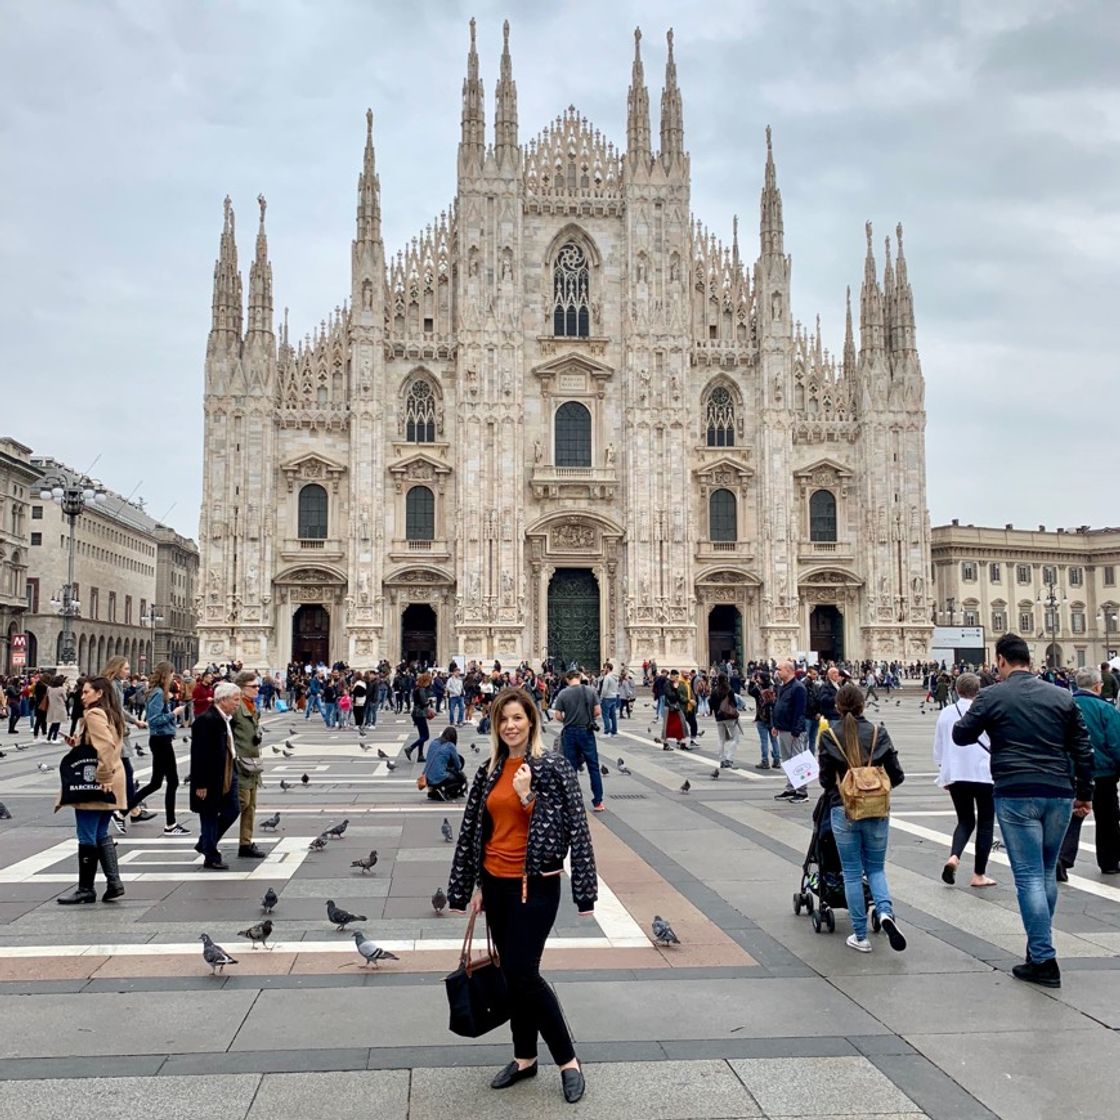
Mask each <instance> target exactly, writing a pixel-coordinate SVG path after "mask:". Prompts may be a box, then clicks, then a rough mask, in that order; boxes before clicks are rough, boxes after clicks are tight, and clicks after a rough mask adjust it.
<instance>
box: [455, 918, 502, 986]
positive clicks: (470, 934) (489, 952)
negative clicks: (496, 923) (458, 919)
mask: <svg viewBox="0 0 1120 1120" xmlns="http://www.w3.org/2000/svg"><path fill="white" fill-rule="evenodd" d="M477 920H478V915H477V914H476V913H475V912H474V911H473V910H472V911H471V916H470V917H469V918H468V919H467V929H466V933H464V934H463V950H462V952H461V953H460V954H459V964H460V965H462V967H463V968H464V969H466V972H467V975H468V976H470V974H471V973H472V972H473V971H474V969H475V968H476V967H477V966H478V965H480V964H484V963H486V962H487V961H489V962H490V963H491V964H494V965H498V964H500V963H501V961H500V958H499V957H498V951H497V949H495V948H494V943H493V941H492V940H491V938H490V923H489V922H487V923H486V956H485V958H483V959H481V960H478V961H475V960H473V959H472V956H471V946H472V943H473V941H474V926H475V922H476V921H477Z"/></svg>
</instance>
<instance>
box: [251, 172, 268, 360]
mask: <svg viewBox="0 0 1120 1120" xmlns="http://www.w3.org/2000/svg"><path fill="white" fill-rule="evenodd" d="M257 204H258V205H259V206H260V208H261V224H260V226H259V227H258V229H257V252H256V256H254V258H253V263H252V264H251V265H250V266H249V336H248V337H249V338H252V336H253V335H256V334H259V335H270V336H271V335H272V333H273V323H272V265H271V263H270V262H269V259H268V238H267V236H266V235H265V232H264V212H265V210H266V209H267V207H268V203H267V202H266V201H265V197H264V195H263V194H259V195H257Z"/></svg>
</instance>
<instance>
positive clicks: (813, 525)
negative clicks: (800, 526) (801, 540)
mask: <svg viewBox="0 0 1120 1120" xmlns="http://www.w3.org/2000/svg"><path fill="white" fill-rule="evenodd" d="M809 540H811V541H834V540H836V497H835V495H834V494H833V493H832V491H831V490H817V491H816V492H815V493H814V494H813V496H812V497H811V498H810V499H809Z"/></svg>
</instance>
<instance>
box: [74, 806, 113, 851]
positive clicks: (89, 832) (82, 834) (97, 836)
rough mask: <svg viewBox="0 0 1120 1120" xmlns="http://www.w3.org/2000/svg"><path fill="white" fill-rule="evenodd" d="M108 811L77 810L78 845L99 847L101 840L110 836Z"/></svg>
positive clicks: (75, 816)
mask: <svg viewBox="0 0 1120 1120" xmlns="http://www.w3.org/2000/svg"><path fill="white" fill-rule="evenodd" d="M109 817H110V813H109V811H108V810H107V809H75V810H74V821H75V823H76V824H77V826H78V843H79V844H92V845H93V846H94V847H96V846H97V843H98V841H99V840H102V839H104V837H106V836H108V835H109Z"/></svg>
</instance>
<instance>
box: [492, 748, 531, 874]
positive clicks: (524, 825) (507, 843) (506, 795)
mask: <svg viewBox="0 0 1120 1120" xmlns="http://www.w3.org/2000/svg"><path fill="white" fill-rule="evenodd" d="M515 762H516V764H515ZM519 765H520V762H517V761H516V760H514V759H508V758H507V759H506V763H505V766H503V767H502V773H501V776H500V777H499V778H498V780H497V782H495V783H494V788H493V789H492V790H491V791H490V796H489V797H487V799H486V811H487V813H489V814H490V820H491V822H492V824H493V829H492V830H491V833H490V839H489V840H487V841H486V851H485V853H484V854H483V860H482V866H483V867H484V868H485V870H486V871H487V873H488V874H490V875H493V876H494V877H495V878H496V879H520V878H521V876H522V875H523V874H524V873H525V849H526V847H527V846H528V844H529V816H530V814H531V812H532V806H530V807H529V808H528V809H524V808H522V806H521V798H520V797H518V796H517V793H516V791H515V790H514V788H513V776H514V774H516V773H517V767H518V766H519Z"/></svg>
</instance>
